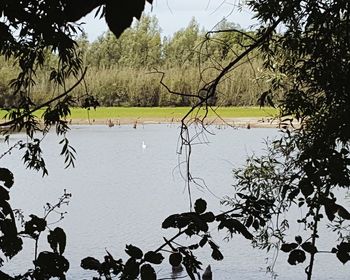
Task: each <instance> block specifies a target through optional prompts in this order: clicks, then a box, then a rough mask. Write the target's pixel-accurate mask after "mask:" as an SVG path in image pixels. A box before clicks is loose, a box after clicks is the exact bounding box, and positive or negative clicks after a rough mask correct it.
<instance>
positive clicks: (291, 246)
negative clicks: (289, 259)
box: [281, 243, 298, 253]
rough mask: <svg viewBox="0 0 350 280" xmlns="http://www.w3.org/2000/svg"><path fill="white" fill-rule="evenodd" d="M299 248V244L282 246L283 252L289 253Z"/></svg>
mask: <svg viewBox="0 0 350 280" xmlns="http://www.w3.org/2000/svg"><path fill="white" fill-rule="evenodd" d="M297 247H298V244H297V243H284V244H282V246H281V251H283V252H285V253H288V252H290V251H292V250H294V249H296V248H297Z"/></svg>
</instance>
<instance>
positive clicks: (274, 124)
mask: <svg viewBox="0 0 350 280" xmlns="http://www.w3.org/2000/svg"><path fill="white" fill-rule="evenodd" d="M68 122H69V124H70V125H106V126H110V127H112V126H117V125H132V126H134V127H135V126H136V127H137V126H138V125H149V124H180V122H181V119H174V118H109V119H107V118H104V119H90V120H89V119H70V120H69V121H68ZM199 122H200V121H199V120H198V119H197V120H196V119H193V120H189V123H192V124H194V123H199ZM204 123H205V124H206V125H217V126H233V127H240V128H242V127H243V128H280V127H281V125H280V121H279V120H278V119H273V118H271V117H270V118H268V117H259V118H258V117H244V118H222V119H219V118H215V119H214V118H209V117H208V118H207V119H205V121H204ZM136 127H135V128H136Z"/></svg>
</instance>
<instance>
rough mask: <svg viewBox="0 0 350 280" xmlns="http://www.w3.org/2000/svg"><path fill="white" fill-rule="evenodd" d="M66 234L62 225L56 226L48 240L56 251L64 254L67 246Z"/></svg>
mask: <svg viewBox="0 0 350 280" xmlns="http://www.w3.org/2000/svg"><path fill="white" fill-rule="evenodd" d="M66 239H67V238H66V234H65V232H64V230H63V229H62V228H60V227H56V228H55V229H54V230H53V231H50V233H49V235H48V236H47V241H48V242H49V244H50V247H51V248H52V250H53V251H54V252H55V253H59V254H60V255H62V254H63V253H64V250H65V248H66V241H67V240H66Z"/></svg>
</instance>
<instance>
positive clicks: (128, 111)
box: [0, 107, 277, 120]
mask: <svg viewBox="0 0 350 280" xmlns="http://www.w3.org/2000/svg"><path fill="white" fill-rule="evenodd" d="M188 110H189V108H188V107H98V108H97V109H96V110H94V109H91V110H89V111H87V110H86V109H82V108H73V109H72V115H71V119H73V120H74V119H87V118H88V114H89V115H90V119H96V120H98V119H137V118H148V119H152V118H154V119H171V118H174V119H180V118H182V117H183V116H184V115H185V114H186V113H187V112H188ZM42 113H43V110H40V111H38V112H37V113H36V115H37V116H39V117H40V116H41V115H42ZM217 113H218V114H219V115H220V116H221V117H222V118H255V117H271V116H273V115H275V114H276V113H277V110H276V109H273V108H259V107H222V108H219V109H218V110H217ZM4 115H5V111H3V110H2V111H0V117H1V118H3V117H4ZM203 115H204V110H200V111H199V115H198V116H203ZM209 117H216V115H215V114H214V113H213V112H211V111H210V112H209Z"/></svg>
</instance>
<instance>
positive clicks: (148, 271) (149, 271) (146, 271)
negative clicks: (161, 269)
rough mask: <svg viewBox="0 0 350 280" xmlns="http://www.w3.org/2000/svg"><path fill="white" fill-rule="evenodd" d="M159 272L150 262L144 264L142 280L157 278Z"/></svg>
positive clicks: (154, 279)
mask: <svg viewBox="0 0 350 280" xmlns="http://www.w3.org/2000/svg"><path fill="white" fill-rule="evenodd" d="M156 279H157V274H156V272H155V271H154V268H153V267H152V266H151V265H150V264H144V265H143V266H142V267H141V280H156Z"/></svg>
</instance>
